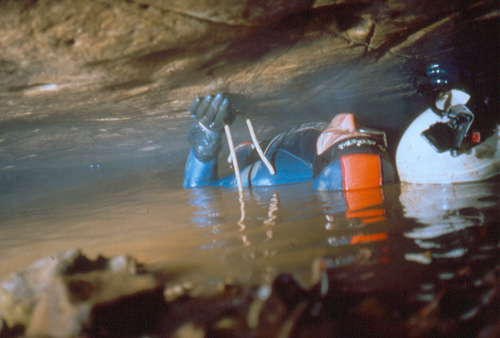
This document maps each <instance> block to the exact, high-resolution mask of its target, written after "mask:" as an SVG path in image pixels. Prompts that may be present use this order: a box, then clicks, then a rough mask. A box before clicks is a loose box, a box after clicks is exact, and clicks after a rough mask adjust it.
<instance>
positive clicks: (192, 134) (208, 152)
mask: <svg viewBox="0 0 500 338" xmlns="http://www.w3.org/2000/svg"><path fill="white" fill-rule="evenodd" d="M189 112H190V113H191V116H192V117H193V118H194V120H195V121H196V122H195V123H194V124H193V126H192V127H191V128H190V130H189V133H188V137H187V139H188V142H189V144H191V146H192V147H193V154H194V155H195V156H196V158H197V159H198V160H200V161H202V162H208V161H211V160H213V159H214V158H215V157H216V156H217V154H218V153H219V151H220V149H221V148H222V142H223V140H224V137H223V133H222V129H223V127H224V124H225V123H227V124H229V123H231V122H232V116H231V115H232V114H231V110H230V107H229V100H228V99H227V98H224V96H223V95H222V94H221V93H219V94H217V95H216V96H215V97H212V95H207V96H205V97H204V98H203V99H201V98H196V99H195V100H194V102H193V103H192V104H191V106H190V107H189Z"/></svg>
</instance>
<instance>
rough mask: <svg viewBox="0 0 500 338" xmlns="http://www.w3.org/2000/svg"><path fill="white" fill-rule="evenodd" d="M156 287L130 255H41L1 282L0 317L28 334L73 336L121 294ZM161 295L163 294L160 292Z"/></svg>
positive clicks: (152, 290)
mask: <svg viewBox="0 0 500 338" xmlns="http://www.w3.org/2000/svg"><path fill="white" fill-rule="evenodd" d="M159 286H160V282H159V280H158V279H157V278H156V277H155V276H153V275H152V274H144V273H141V271H140V266H139V265H138V264H137V263H136V262H135V261H134V260H133V259H130V258H128V257H124V256H118V257H115V258H112V259H106V258H103V257H98V258H97V259H96V260H90V259H88V258H87V257H85V256H84V255H83V254H82V253H81V252H80V251H77V250H70V251H66V252H63V253H60V254H57V255H54V256H51V257H47V258H43V259H41V260H39V261H37V262H35V263H34V264H32V265H30V266H29V267H27V268H26V269H24V270H22V271H20V272H18V273H16V274H13V275H11V276H10V277H8V278H7V279H6V280H4V281H3V282H2V283H1V284H0V318H2V319H3V320H4V321H5V326H6V327H9V328H14V327H24V328H25V329H26V335H27V336H47V337H72V336H77V335H79V333H80V332H81V330H82V326H83V324H84V323H88V322H89V320H91V318H92V314H93V312H95V311H99V310H98V309H100V308H102V307H106V306H107V305H106V304H108V303H110V302H111V303H112V302H115V301H116V300H117V299H119V298H123V297H128V296H131V295H134V296H136V297H137V294H140V293H144V292H146V293H147V292H154V290H157V289H158V287H159ZM160 299H161V296H160Z"/></svg>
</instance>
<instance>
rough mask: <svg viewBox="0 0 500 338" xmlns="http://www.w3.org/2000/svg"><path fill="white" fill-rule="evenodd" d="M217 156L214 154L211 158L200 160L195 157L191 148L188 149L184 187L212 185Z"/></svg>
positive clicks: (215, 177)
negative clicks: (205, 160)
mask: <svg viewBox="0 0 500 338" xmlns="http://www.w3.org/2000/svg"><path fill="white" fill-rule="evenodd" d="M218 159H219V157H218V156H215V157H214V158H213V159H212V160H210V161H207V162H202V161H200V160H198V159H197V158H196V156H195V155H194V153H193V148H191V150H190V151H189V155H188V158H187V161H186V167H185V168H184V182H183V185H182V186H183V187H184V188H194V187H199V186H202V185H213V184H214V182H215V181H216V180H217V178H218V177H217V169H218V168H217V162H218Z"/></svg>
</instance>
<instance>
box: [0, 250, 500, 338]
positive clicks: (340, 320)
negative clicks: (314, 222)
mask: <svg viewBox="0 0 500 338" xmlns="http://www.w3.org/2000/svg"><path fill="white" fill-rule="evenodd" d="M367 264H368V265H367ZM356 266H357V267H360V266H363V270H365V273H366V270H367V269H368V270H369V269H370V268H369V262H368V261H367V260H366V257H361V256H360V257H359V258H358V262H355V263H354V264H353V265H352V266H350V267H344V268H335V261H334V260H332V259H329V258H318V259H317V260H316V261H315V262H314V263H313V269H312V272H311V282H310V285H307V286H304V285H300V284H299V283H298V282H297V281H296V280H295V279H294V278H293V277H292V276H290V275H283V274H282V275H279V276H277V277H276V278H275V280H274V281H273V283H272V285H260V286H259V285H257V286H254V287H248V288H247V287H241V286H238V285H233V284H228V283H221V284H220V285H218V286H215V287H210V288H208V287H206V286H199V285H191V284H189V283H183V284H175V283H172V282H171V280H170V278H169V277H168V276H169V273H168V272H166V271H158V270H156V271H152V270H150V269H148V267H147V266H144V265H141V264H139V263H137V262H136V261H135V260H134V259H132V258H129V257H125V256H118V257H114V258H104V257H98V258H97V259H95V260H91V259H89V258H87V257H86V256H85V255H83V254H82V253H81V252H79V251H76V250H74V251H67V252H64V253H61V254H58V255H54V256H51V257H47V258H44V259H41V260H39V261H37V262H35V263H34V264H32V265H31V266H29V267H27V268H26V269H24V270H22V271H20V272H18V273H16V274H13V275H11V276H9V277H7V278H6V279H4V280H3V281H2V282H1V284H0V319H1V327H0V337H2V338H7V337H339V336H342V337H481V338H485V337H498V336H499V335H500V265H497V266H496V267H494V268H493V269H489V270H487V271H488V272H486V273H485V274H484V275H483V276H482V277H481V278H480V279H474V282H472V275H474V273H473V270H474V267H472V266H471V267H470V268H466V269H464V271H463V273H462V275H461V276H457V278H456V280H454V281H452V282H451V283H450V284H449V285H448V286H447V287H446V288H444V289H443V290H441V291H440V292H438V293H437V294H435V297H434V299H433V300H427V301H422V300H418V299H416V298H415V297H413V295H412V291H411V290H398V289H387V288H385V289H379V288H377V287H376V286H373V287H366V284H365V286H363V283H360V284H358V285H356V283H352V282H351V283H347V282H345V281H342V280H341V278H340V276H342V275H343V274H345V272H346V271H347V270H345V269H350V273H351V274H353V273H354V275H356Z"/></svg>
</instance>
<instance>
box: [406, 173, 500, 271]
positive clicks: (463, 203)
mask: <svg viewBox="0 0 500 338" xmlns="http://www.w3.org/2000/svg"><path fill="white" fill-rule="evenodd" d="M495 188H496V186H495V185H494V184H493V183H491V182H486V183H485V182H482V183H475V184H456V185H437V186H433V185H431V186H420V185H411V184H402V186H401V195H400V198H399V199H400V201H401V204H402V205H403V210H404V215H405V217H408V218H414V219H416V220H417V221H418V222H419V223H421V224H422V225H423V226H419V227H416V228H413V229H411V230H410V231H407V232H405V233H404V236H405V237H407V238H411V239H413V240H414V242H415V244H417V246H418V247H419V248H420V249H422V250H425V251H423V252H421V253H405V258H406V259H407V260H412V261H416V262H419V263H423V264H429V263H431V262H432V260H433V259H435V258H459V257H462V256H464V255H465V254H466V253H467V251H468V250H469V246H470V245H471V244H473V243H474V242H475V241H480V239H481V237H483V238H485V237H487V233H486V228H485V227H483V225H484V224H485V222H486V220H487V219H488V217H487V215H488V210H489V209H491V208H492V207H494V206H495V205H496V204H497V197H496V196H497V195H496V193H495Z"/></svg>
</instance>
